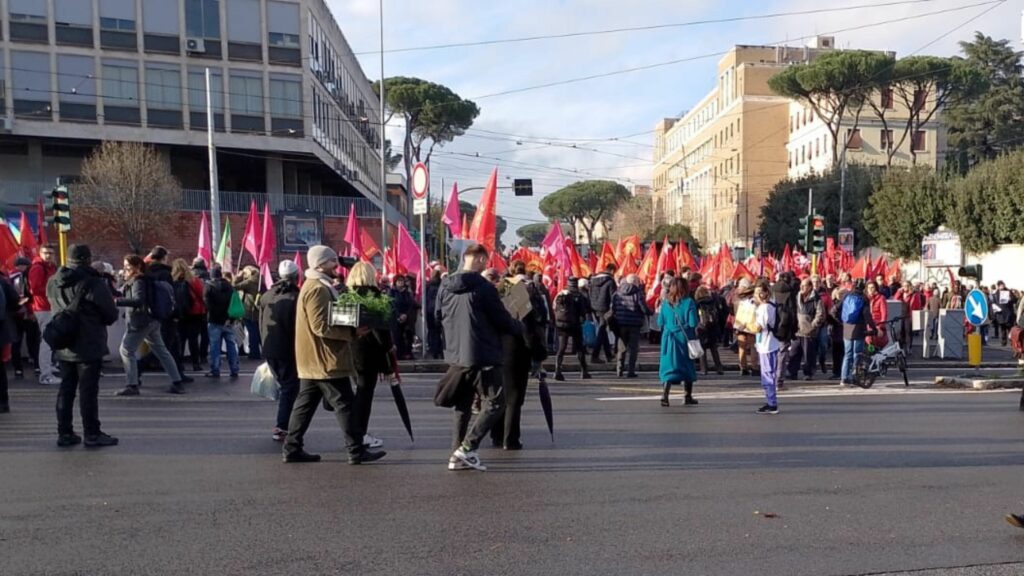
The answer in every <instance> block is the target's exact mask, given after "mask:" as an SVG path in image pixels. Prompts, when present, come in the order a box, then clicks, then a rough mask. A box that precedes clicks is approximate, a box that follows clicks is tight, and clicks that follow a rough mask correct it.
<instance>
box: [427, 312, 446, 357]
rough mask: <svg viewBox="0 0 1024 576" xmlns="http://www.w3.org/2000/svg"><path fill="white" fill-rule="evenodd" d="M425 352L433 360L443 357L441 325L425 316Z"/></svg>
mask: <svg viewBox="0 0 1024 576" xmlns="http://www.w3.org/2000/svg"><path fill="white" fill-rule="evenodd" d="M427 352H428V353H429V356H430V358H433V359H434V360H438V359H440V358H442V357H443V356H444V331H443V330H442V329H441V323H440V322H438V321H437V320H434V319H433V318H431V317H430V316H427Z"/></svg>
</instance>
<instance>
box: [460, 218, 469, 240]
mask: <svg viewBox="0 0 1024 576" xmlns="http://www.w3.org/2000/svg"><path fill="white" fill-rule="evenodd" d="M462 239H463V240H469V219H468V218H467V215H466V214H463V215H462Z"/></svg>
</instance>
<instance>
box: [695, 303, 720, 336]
mask: <svg viewBox="0 0 1024 576" xmlns="http://www.w3.org/2000/svg"><path fill="white" fill-rule="evenodd" d="M697 314H698V316H699V317H700V323H699V328H700V329H701V331H703V332H710V331H715V330H718V319H719V318H718V302H716V301H714V300H711V301H710V302H707V303H705V304H703V305H700V304H698V305H697Z"/></svg>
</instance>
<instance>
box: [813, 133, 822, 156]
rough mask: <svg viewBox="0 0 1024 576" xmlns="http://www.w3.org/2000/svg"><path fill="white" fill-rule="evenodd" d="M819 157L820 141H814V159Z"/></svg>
mask: <svg viewBox="0 0 1024 576" xmlns="http://www.w3.org/2000/svg"><path fill="white" fill-rule="evenodd" d="M820 155H821V140H819V139H817V138H815V139H814V157H815V158H817V157H818V156H820Z"/></svg>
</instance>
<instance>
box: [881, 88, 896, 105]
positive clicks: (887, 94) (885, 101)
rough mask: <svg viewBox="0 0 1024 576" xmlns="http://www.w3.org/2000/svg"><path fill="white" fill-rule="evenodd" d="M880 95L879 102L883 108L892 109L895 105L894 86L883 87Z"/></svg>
mask: <svg viewBox="0 0 1024 576" xmlns="http://www.w3.org/2000/svg"><path fill="white" fill-rule="evenodd" d="M880 96H881V98H880V99H879V100H880V102H879V104H880V105H881V107H882V110H892V109H893V108H894V107H895V106H894V103H893V98H892V88H882V90H881V93H880Z"/></svg>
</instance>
